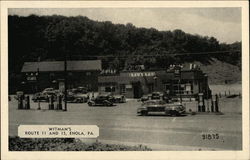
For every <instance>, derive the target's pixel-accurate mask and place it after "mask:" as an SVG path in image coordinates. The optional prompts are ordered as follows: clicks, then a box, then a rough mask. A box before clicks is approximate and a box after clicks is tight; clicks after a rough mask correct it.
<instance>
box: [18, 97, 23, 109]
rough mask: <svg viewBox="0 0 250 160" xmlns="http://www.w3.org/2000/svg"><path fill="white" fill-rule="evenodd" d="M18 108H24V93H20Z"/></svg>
mask: <svg viewBox="0 0 250 160" xmlns="http://www.w3.org/2000/svg"><path fill="white" fill-rule="evenodd" d="M17 99H18V109H23V95H18V97H17Z"/></svg>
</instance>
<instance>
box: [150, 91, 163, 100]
mask: <svg viewBox="0 0 250 160" xmlns="http://www.w3.org/2000/svg"><path fill="white" fill-rule="evenodd" d="M162 96H163V93H161V92H153V93H152V95H151V99H152V100H153V99H161V98H162Z"/></svg>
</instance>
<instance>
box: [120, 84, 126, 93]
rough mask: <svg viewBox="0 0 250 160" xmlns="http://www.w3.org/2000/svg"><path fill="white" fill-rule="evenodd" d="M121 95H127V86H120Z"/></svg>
mask: <svg viewBox="0 0 250 160" xmlns="http://www.w3.org/2000/svg"><path fill="white" fill-rule="evenodd" d="M120 93H121V94H125V93H126V87H125V84H121V85H120Z"/></svg>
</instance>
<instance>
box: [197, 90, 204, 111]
mask: <svg viewBox="0 0 250 160" xmlns="http://www.w3.org/2000/svg"><path fill="white" fill-rule="evenodd" d="M198 96H199V97H198V112H205V104H204V96H203V93H199V94H198Z"/></svg>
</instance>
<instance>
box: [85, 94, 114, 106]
mask: <svg viewBox="0 0 250 160" xmlns="http://www.w3.org/2000/svg"><path fill="white" fill-rule="evenodd" d="M88 105H89V106H113V97H112V96H110V95H98V96H97V97H96V98H92V99H90V100H89V101H88Z"/></svg>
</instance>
